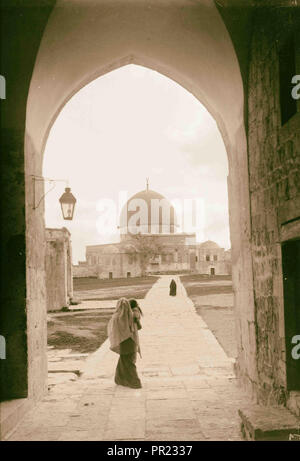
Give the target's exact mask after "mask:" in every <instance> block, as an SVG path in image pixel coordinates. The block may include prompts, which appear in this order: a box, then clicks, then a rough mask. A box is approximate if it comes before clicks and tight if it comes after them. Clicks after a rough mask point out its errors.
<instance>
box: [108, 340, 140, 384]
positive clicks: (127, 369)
mask: <svg viewBox="0 0 300 461" xmlns="http://www.w3.org/2000/svg"><path fill="white" fill-rule="evenodd" d="M137 350H138V345H137V344H136V343H135V342H134V341H133V340H132V339H131V338H128V339H126V340H125V341H123V342H122V343H121V344H120V357H119V360H118V365H117V368H116V373H115V383H116V384H119V385H121V386H127V387H132V388H135V389H139V388H141V387H142V384H141V381H140V378H139V377H138V374H137V370H136V365H135V364H136V356H137Z"/></svg>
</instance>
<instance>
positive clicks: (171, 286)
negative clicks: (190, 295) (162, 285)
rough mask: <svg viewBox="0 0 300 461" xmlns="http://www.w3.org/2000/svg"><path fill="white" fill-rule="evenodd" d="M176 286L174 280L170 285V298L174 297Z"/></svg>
mask: <svg viewBox="0 0 300 461" xmlns="http://www.w3.org/2000/svg"><path fill="white" fill-rule="evenodd" d="M176 289H177V285H176V282H175V280H174V279H172V281H171V283H170V296H176Z"/></svg>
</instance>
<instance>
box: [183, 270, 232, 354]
mask: <svg viewBox="0 0 300 461" xmlns="http://www.w3.org/2000/svg"><path fill="white" fill-rule="evenodd" d="M180 280H181V282H182V283H183V285H184V287H185V289H186V292H187V294H188V296H189V297H190V299H191V300H192V301H193V303H194V306H195V308H196V312H197V313H198V314H199V315H201V317H202V318H203V320H204V321H205V322H206V324H207V326H208V328H209V329H210V330H211V331H212V332H213V334H214V335H215V337H216V338H217V340H218V341H219V343H220V344H221V346H222V347H223V349H224V350H225V352H226V354H227V355H228V356H229V357H234V358H235V357H236V356H237V344H236V331H235V318H234V310H233V290H232V282H231V277H230V276H215V277H207V278H206V277H203V276H201V275H187V276H181V277H180Z"/></svg>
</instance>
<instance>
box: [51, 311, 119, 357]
mask: <svg viewBox="0 0 300 461" xmlns="http://www.w3.org/2000/svg"><path fill="white" fill-rule="evenodd" d="M112 312H113V309H105V310H104V309H101V311H100V310H97V311H95V310H91V311H84V312H68V313H65V314H61V313H60V314H50V315H49V316H48V345H49V346H53V347H54V348H55V349H67V348H68V349H72V353H90V352H94V351H95V350H96V349H98V348H99V347H100V346H101V344H102V343H103V342H104V341H105V340H106V338H107V324H108V321H109V319H110V318H111V315H112Z"/></svg>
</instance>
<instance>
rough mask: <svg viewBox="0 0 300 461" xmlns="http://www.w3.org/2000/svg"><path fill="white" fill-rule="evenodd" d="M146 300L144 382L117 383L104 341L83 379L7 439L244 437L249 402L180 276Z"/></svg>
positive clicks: (55, 393)
mask: <svg viewBox="0 0 300 461" xmlns="http://www.w3.org/2000/svg"><path fill="white" fill-rule="evenodd" d="M171 278H175V279H176V282H177V296H176V297H170V296H169V294H168V292H169V284H170V281H171ZM140 304H141V307H142V309H143V311H144V317H143V318H142V323H143V329H142V330H141V331H140V342H141V348H142V358H138V361H137V368H138V371H139V374H140V377H141V380H142V383H143V388H142V389H129V388H126V387H122V386H117V385H115V383H114V380H113V378H114V372H115V368H116V364H117V360H118V355H117V354H115V353H113V352H112V351H110V350H109V343H108V341H106V342H105V343H104V344H103V345H102V346H101V348H99V349H98V350H97V351H96V352H95V353H93V354H91V355H90V356H89V357H88V358H87V359H86V360H85V363H84V365H83V367H82V368H81V373H82V374H81V376H80V377H79V378H78V377H77V379H76V380H72V381H69V382H60V383H57V384H56V385H54V386H52V387H51V388H50V391H49V393H48V395H47V396H46V397H45V398H44V400H43V401H42V402H40V403H39V404H38V405H37V406H36V407H35V408H34V409H33V410H32V411H30V413H28V414H27V415H26V417H25V418H24V420H23V421H22V422H21V423H20V425H19V426H18V428H17V430H16V431H15V432H14V433H13V434H12V435H11V436H10V438H9V440H157V441H159V440H162V441H163V440H164V441H167V440H178V441H180V440H186V441H189V440H191V441H192V440H241V434H240V431H239V417H238V408H239V407H240V405H241V402H243V404H248V402H247V401H246V400H245V398H243V396H242V395H241V393H240V390H239V388H238V387H237V384H236V379H235V377H234V374H233V364H232V360H230V359H229V358H228V357H227V355H226V354H225V352H224V350H223V349H222V348H221V346H220V345H219V343H218V341H217V340H216V338H215V337H214V335H213V334H212V332H211V331H210V330H209V329H208V328H207V325H206V323H205V322H204V321H203V319H202V318H201V317H200V316H199V315H197V314H196V312H195V308H194V305H193V303H192V301H191V300H190V299H189V298H188V297H187V295H186V291H185V289H184V287H183V285H182V284H181V282H180V280H179V277H177V276H172V277H169V276H162V277H160V279H159V280H158V281H157V282H156V283H155V284H154V285H153V287H152V288H151V289H150V291H149V292H148V294H147V296H146V298H145V299H144V300H142V302H141V303H140ZM54 355H55V354H54ZM56 363H57V362H53V364H56ZM52 374H55V373H52Z"/></svg>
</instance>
